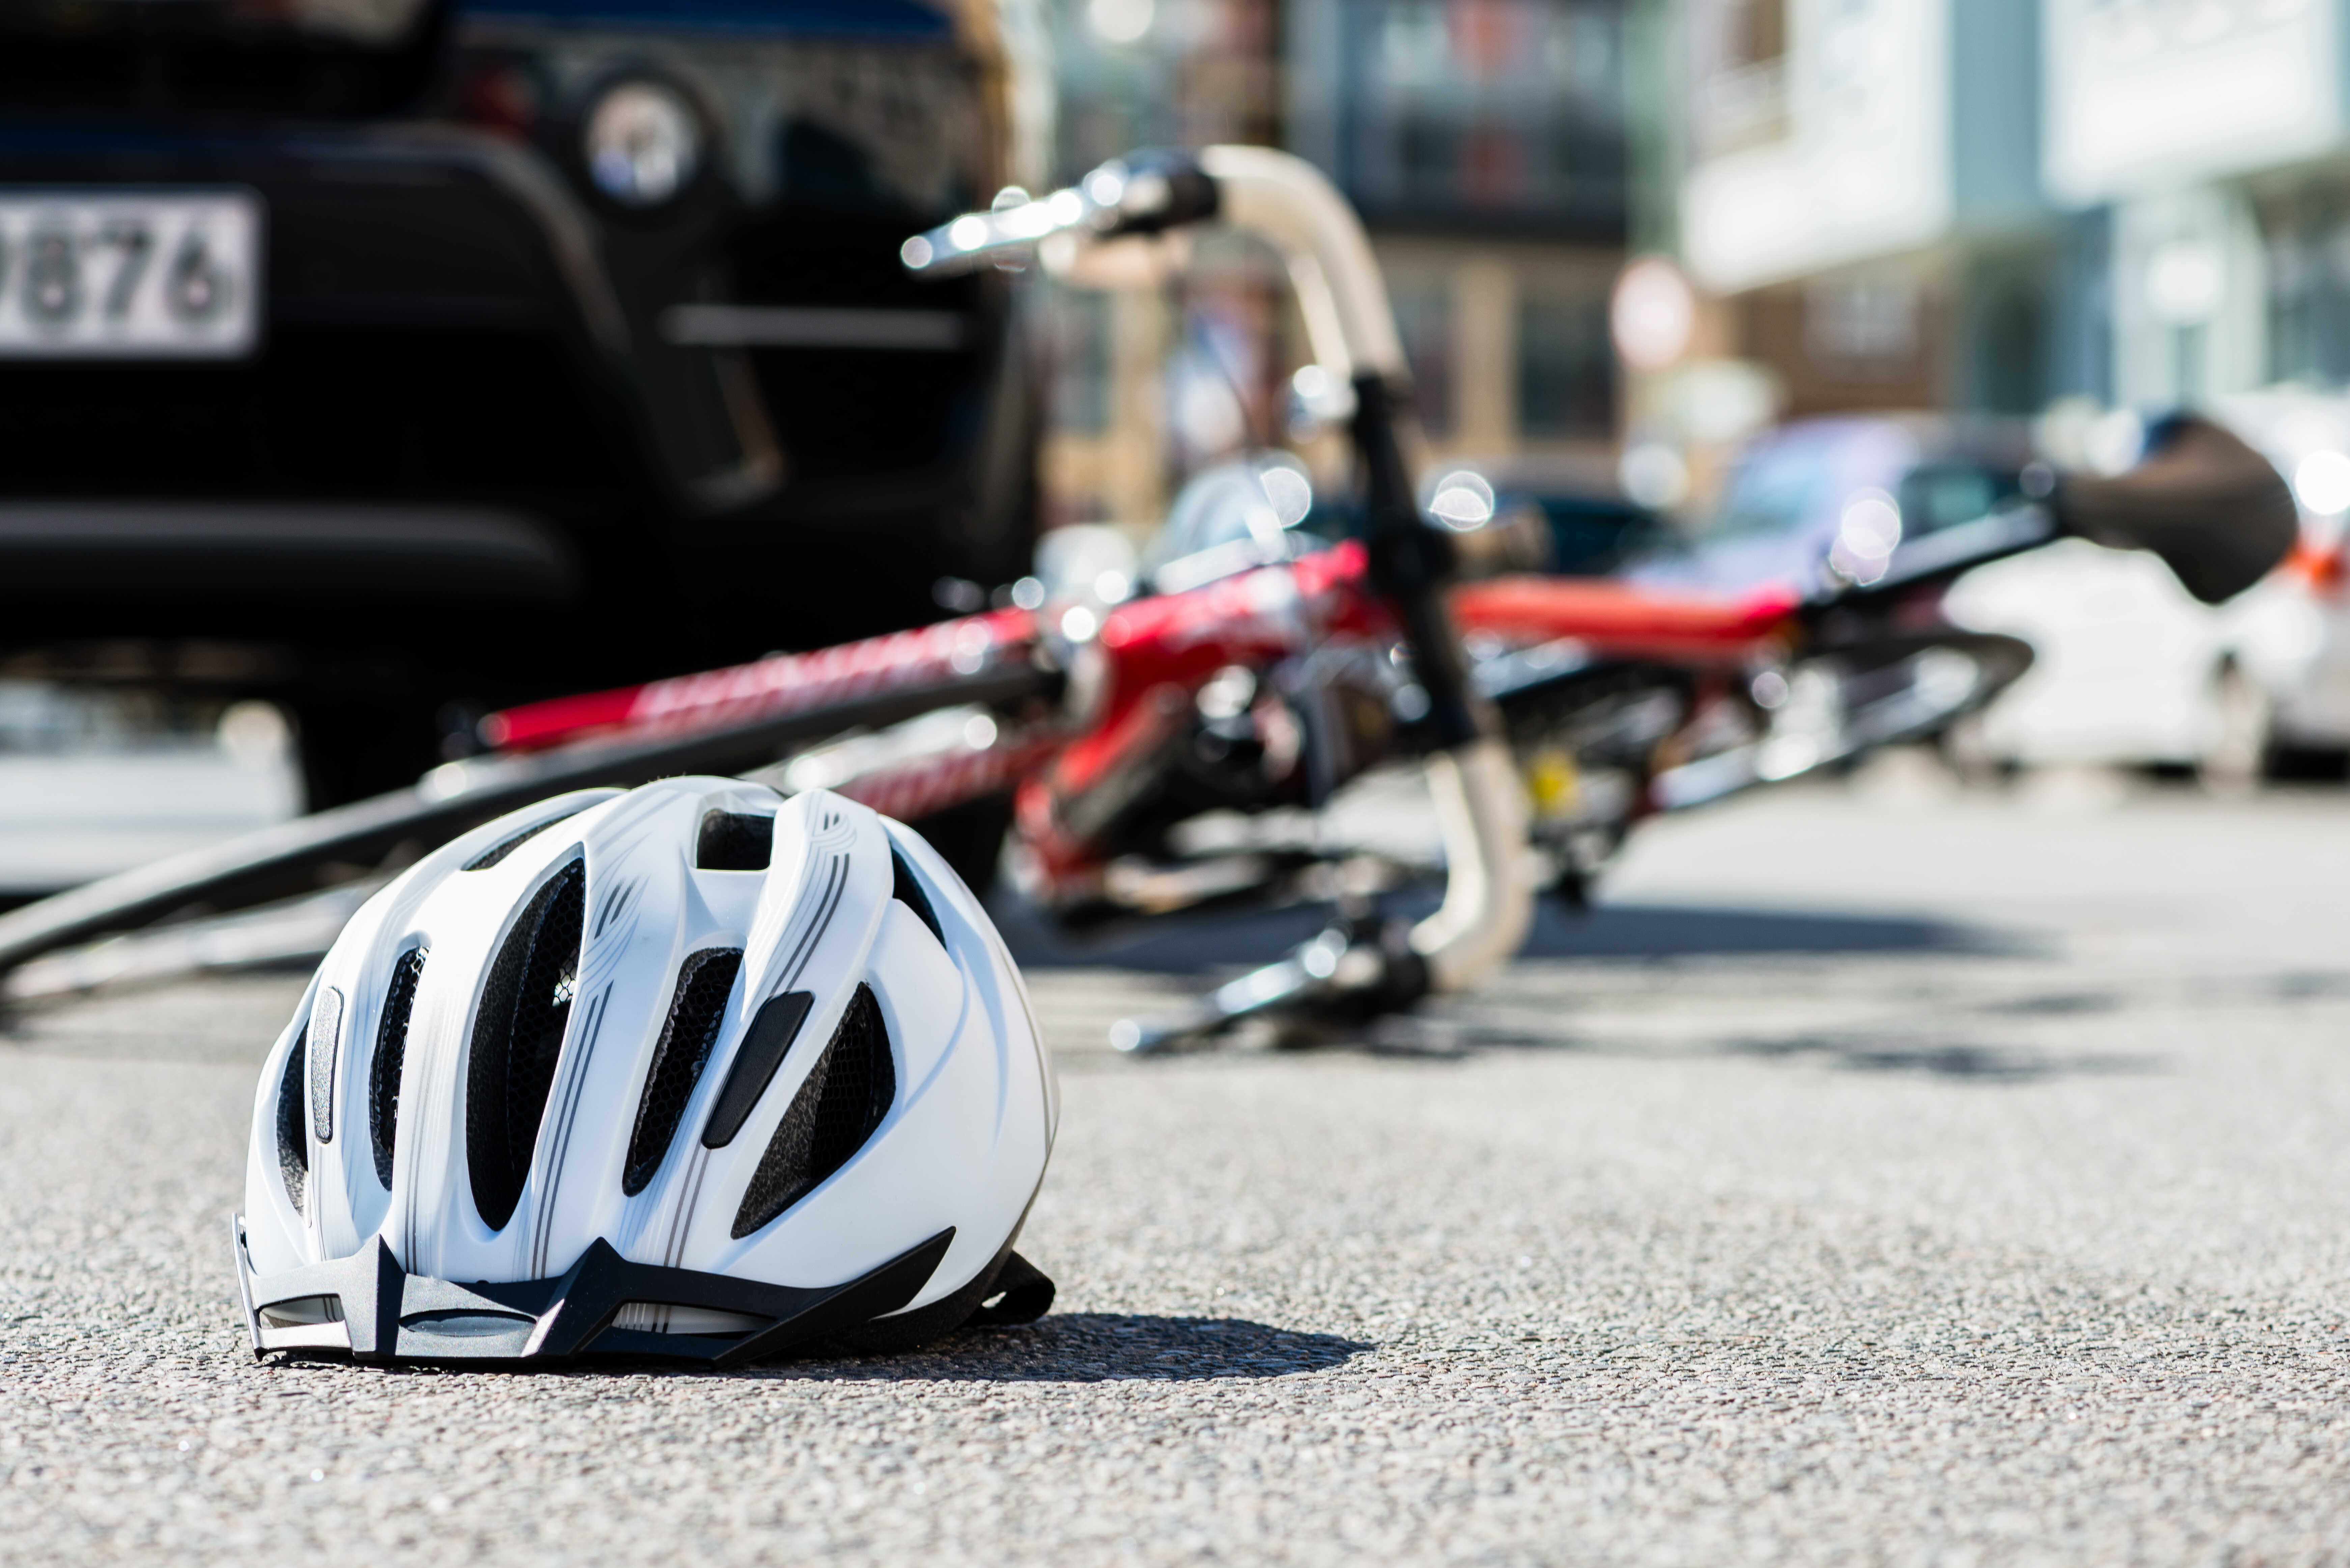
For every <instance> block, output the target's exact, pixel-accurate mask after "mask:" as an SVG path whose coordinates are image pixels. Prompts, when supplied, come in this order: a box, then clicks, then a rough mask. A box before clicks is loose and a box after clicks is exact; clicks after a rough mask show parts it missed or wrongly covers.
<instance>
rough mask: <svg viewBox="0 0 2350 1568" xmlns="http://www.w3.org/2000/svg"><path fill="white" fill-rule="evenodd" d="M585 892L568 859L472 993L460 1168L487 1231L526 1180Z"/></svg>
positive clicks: (558, 1047)
mask: <svg viewBox="0 0 2350 1568" xmlns="http://www.w3.org/2000/svg"><path fill="white" fill-rule="evenodd" d="M586 914H587V867H586V866H585V865H584V864H583V863H582V862H580V861H577V860H574V861H572V862H571V863H570V864H569V865H567V866H566V867H564V868H563V869H562V870H561V871H560V872H558V873H556V875H555V876H554V877H552V878H550V879H549V880H548V881H547V883H546V886H545V887H543V888H540V889H539V890H538V891H537V892H536V894H534V895H533V896H532V898H531V900H530V903H529V904H528V905H527V906H525V909H523V912H522V918H521V919H518V920H516V921H515V928H514V929H513V930H512V931H511V932H509V933H508V934H507V937H506V940H505V946H504V947H503V948H500V949H499V950H498V956H497V959H496V961H495V962H494V963H493V964H492V965H491V966H490V977H489V980H488V981H487V982H486V983H485V984H484V986H483V988H482V1001H481V1011H480V1012H479V1013H478V1014H476V1015H475V1017H474V1020H473V1049H472V1050H471V1052H469V1053H468V1055H467V1061H466V1068H465V1164H466V1166H467V1168H468V1169H469V1171H470V1172H471V1175H472V1177H473V1207H474V1208H475V1209H476V1210H480V1212H481V1216H482V1222H483V1223H484V1224H485V1225H487V1226H488V1227H489V1228H490V1229H491V1230H493V1231H502V1230H504V1229H505V1223H506V1221H507V1220H510V1219H512V1218H513V1217H514V1211H515V1204H516V1203H518V1202H519V1201H521V1199H522V1185H523V1181H524V1179H525V1178H527V1177H528V1176H529V1174H530V1157H531V1151H532V1150H533V1149H534V1148H536V1147H537V1144H538V1124H539V1120H540V1118H541V1117H542V1116H545V1115H546V1094H547V1090H548V1089H550V1088H551V1087H553V1085H554V1083H555V1066H556V1062H557V1061H558V1060H559V1059H560V1058H561V1056H562V1054H563V1030H564V1026H565V1025H566V1024H567V1023H569V1022H570V1020H571V992H572V988H573V987H574V986H575V985H576V984H577V981H578V975H579V938H580V932H581V929H582V926H583V924H584V922H585V917H586Z"/></svg>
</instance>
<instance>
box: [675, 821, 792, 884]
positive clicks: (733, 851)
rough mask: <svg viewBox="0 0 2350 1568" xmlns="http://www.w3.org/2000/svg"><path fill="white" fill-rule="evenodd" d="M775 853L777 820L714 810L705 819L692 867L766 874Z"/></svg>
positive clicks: (705, 869) (706, 869)
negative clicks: (765, 871) (768, 864)
mask: <svg viewBox="0 0 2350 1568" xmlns="http://www.w3.org/2000/svg"><path fill="white" fill-rule="evenodd" d="M774 856H775V818H774V817H772V816H762V815H758V814H756V813H754V812H746V811H713V812H710V813H708V814H706V815H704V816H703V817H702V837H701V841H700V842H699V843H697V844H696V845H695V846H694V853H693V864H694V867H695V868H696V869H698V870H702V871H764V870H765V869H766V868H767V862H768V861H769V860H770V859H771V858H773V857H774Z"/></svg>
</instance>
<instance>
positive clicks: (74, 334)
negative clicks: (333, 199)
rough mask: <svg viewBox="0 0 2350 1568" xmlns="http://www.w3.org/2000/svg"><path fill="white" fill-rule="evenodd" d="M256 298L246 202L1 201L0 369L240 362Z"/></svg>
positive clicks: (48, 196) (256, 238)
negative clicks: (69, 363)
mask: <svg viewBox="0 0 2350 1568" xmlns="http://www.w3.org/2000/svg"><path fill="white" fill-rule="evenodd" d="M261 288H262V280H261V200H260V198H259V197H257V196H255V195H254V194H253V193H252V192H247V191H164V192H140V193H137V194H132V193H127V192H126V193H121V194H117V193H115V192H99V191H62V190H57V191H27V190H24V189H21V188H20V189H17V190H15V191H6V190H0V358H18V359H24V358H40V359H63V358H203V359H234V358H244V356H246V355H249V354H251V353H252V352H253V350H254V348H255V344H256V343H257V342H258V341H259V338H260V331H261Z"/></svg>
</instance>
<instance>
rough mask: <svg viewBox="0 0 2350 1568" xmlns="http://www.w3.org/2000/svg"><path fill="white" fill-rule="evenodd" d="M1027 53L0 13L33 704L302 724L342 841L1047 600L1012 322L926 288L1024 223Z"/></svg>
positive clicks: (3, 568) (41, 1)
mask: <svg viewBox="0 0 2350 1568" xmlns="http://www.w3.org/2000/svg"><path fill="white" fill-rule="evenodd" d="M997 15H998V11H997V9H996V8H995V7H992V6H985V5H972V6H969V7H967V8H966V9H964V10H960V11H959V10H956V9H953V8H952V6H951V0H937V4H936V5H931V4H923V3H920V0H684V3H681V4H660V3H659V0H462V3H458V4H453V5H452V4H450V3H448V0H12V3H11V4H9V5H5V6H0V673H5V674H9V675H17V676H26V677H32V678H43V679H53V680H67V681H76V680H99V681H119V682H127V683H134V684H140V685H146V686H160V687H165V688H169V689H172V690H175V691H183V692H189V693H194V694H197V695H199V696H203V695H209V696H211V697H212V698H213V699H216V700H225V699H227V698H230V697H238V696H255V695H258V696H265V697H269V698H272V699H274V700H276V701H279V702H281V703H282V704H284V705H285V706H286V708H287V709H289V710H290V711H292V713H293V714H294V715H295V717H296V721H297V722H298V725H299V728H300V729H301V731H302V733H303V738H304V749H305V763H306V774H307V784H308V786H309V791H310V798H311V804H312V805H314V806H317V805H326V804H329V803H332V802H335V801H338V800H342V799H347V798H350V797H351V796H353V795H356V794H364V793H369V792H371V791H373V790H376V789H379V788H383V787H389V786H390V785H393V784H400V783H403V782H406V781H407V780H410V779H412V778H413V777H414V776H415V775H416V774H418V773H419V772H420V771H421V770H422V769H423V768H425V767H428V766H430V765H431V764H432V763H433V762H434V761H435V760H437V758H438V757H439V756H440V755H442V754H443V752H444V750H445V748H446V747H448V746H449V745H452V744H459V745H461V744H462V743H463V736H464V734H465V733H466V732H467V730H468V728H469V726H468V724H467V722H466V721H465V718H464V715H465V712H466V711H467V707H468V705H469V704H479V705H494V704H502V703H505V702H510V701H516V700H520V699H525V698H528V697H531V696H535V695H541V694H546V693H549V692H554V691H576V690H579V689H581V688H584V687H587V686H592V685H596V684H599V683H604V682H618V681H623V680H638V679H644V678H649V677H653V676H658V675H661V674H666V673H671V672H674V671H678V670H687V669H693V668H700V667H705V666H707V665H709V664H712V663H713V662H718V661H723V660H730V659H740V658H749V657H754V656H756V655H758V654H760V653H762V652H764V651H766V650H768V649H775V648H789V647H808V646H814V645H818V644H821V643H825V642H828V641H833V640H837V639H841V638H844V637H847V636H853V635H858V634H861V633H864V632H868V631H872V630H878V629H883V628H888V627H891V626H901V625H906V624H910V623H911V622H914V621H917V620H920V619H923V618H929V617H931V616H932V615H934V614H935V613H936V612H935V610H934V609H933V608H932V607H931V598H930V590H931V584H932V583H933V582H934V581H935V580H937V579H938V578H939V577H941V576H949V575H951V576H962V577H969V578H974V579H977V580H979V581H982V582H1000V581H1003V580H1007V579H1008V578H1010V577H1012V576H1017V575H1018V574H1019V573H1020V572H1021V571H1022V570H1024V567H1025V564H1026V562H1027V559H1028V556H1029V554H1030V549H1031V546H1032V544H1033V537H1034V530H1035V449H1036V443H1037V432H1038V428H1039V425H1038V400H1037V398H1036V397H1035V391H1034V385H1033V383H1034V376H1033V371H1032V369H1031V367H1030V366H1029V365H1028V363H1027V362H1026V360H1025V358H1024V354H1023V351H1022V345H1023V343H1024V341H1025V334H1024V333H1022V332H1021V331H1019V330H1018V329H1017V328H1016V326H1015V321H1014V317H1015V309H1014V292H1013V289H1012V287H1011V286H1010V284H1011V280H1010V279H1009V278H1008V277H1007V276H1006V275H1002V274H990V275H986V276H984V277H980V278H972V279H965V280H961V281H958V282H954V283H950V284H944V285H924V284H917V283H913V282H910V281H909V280H908V279H907V278H906V277H905V276H904V275H903V273H902V269H901V268H900V267H899V265H898V259H897V252H898V247H899V244H900V242H901V241H902V240H903V239H904V238H905V237H906V236H907V235H908V234H912V233H914V232H915V231H916V230H918V229H920V228H922V227H924V226H926V225H928V224H931V223H935V222H937V221H939V220H940V219H941V218H942V217H944V216H946V215H949V214H951V213H956V212H959V211H963V210H966V209H968V208H970V207H972V205H974V204H980V205H983V204H984V203H985V202H986V201H987V200H988V198H989V196H990V194H991V193H992V192H994V191H995V190H996V189H997V188H998V187H999V186H1000V185H1001V184H1002V183H1003V182H1004V180H1005V177H1006V171H1007V169H1008V168H1009V167H1010V166H1011V163H1012V154H1011V151H1010V143H1011V140H1012V138H1013V136H1014V126H1015V124H1016V123H1018V122H1019V121H1020V119H1021V116H1020V114H1019V113H1018V112H1016V109H1017V106H1018V104H1019V102H1020V100H1021V97H1022V95H1023V94H1029V95H1033V94H1035V92H1037V91H1038V90H1040V89H1039V86H1038V84H1037V83H1036V82H1035V80H1034V79H1033V78H1027V77H1024V74H1023V72H1022V71H1021V69H1019V68H1018V64H1017V60H1016V58H1015V57H1014V53H1012V52H1008V51H1007V49H1006V48H1005V47H1003V38H1002V37H1001V36H1000V35H999V33H998V31H997V30H996V26H997V25H996V24H995V23H994V22H993V21H992V20H991V18H993V17H995V16H997ZM1030 118H1031V119H1033V116H1031V117H1030Z"/></svg>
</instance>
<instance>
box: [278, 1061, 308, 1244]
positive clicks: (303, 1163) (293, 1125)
mask: <svg viewBox="0 0 2350 1568" xmlns="http://www.w3.org/2000/svg"><path fill="white" fill-rule="evenodd" d="M309 1039H310V1021H309V1020H308V1019H307V1018H306V1019H304V1020H303V1021H302V1033H300V1034H298V1035H296V1037H295V1040H294V1049H292V1050H291V1051H288V1052H287V1053H286V1074H285V1076H283V1077H281V1078H280V1079H278V1081H277V1174H278V1175H279V1176H280V1177H281V1178H283V1179H284V1180H285V1182H286V1197H288V1198H290V1199H293V1200H294V1207H295V1208H296V1209H299V1208H301V1207H302V1195H303V1190H304V1189H306V1188H307V1187H308V1186H309V1184H310V1137H309V1129H308V1127H306V1126H305V1125H304V1124H303V1120H302V1086H303V1084H304V1082H305V1078H306V1075H307V1069H308V1066H309V1061H310V1053H309V1051H308V1050H307V1045H308V1044H309Z"/></svg>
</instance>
